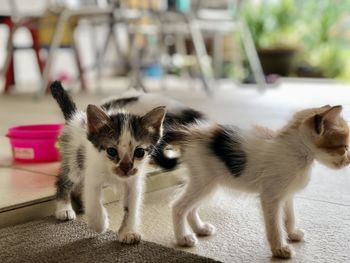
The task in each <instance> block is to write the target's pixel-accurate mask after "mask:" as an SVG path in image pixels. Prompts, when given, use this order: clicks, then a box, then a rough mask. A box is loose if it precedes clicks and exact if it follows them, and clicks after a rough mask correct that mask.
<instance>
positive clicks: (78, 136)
mask: <svg viewBox="0 0 350 263" xmlns="http://www.w3.org/2000/svg"><path fill="white" fill-rule="evenodd" d="M51 92H52V95H53V97H54V98H55V99H56V101H57V102H58V104H59V106H60V108H61V110H62V112H63V114H64V117H65V119H66V125H65V128H64V129H63V131H62V133H61V136H60V152H61V158H62V164H61V168H60V173H59V176H58V178H57V183H56V186H57V192H56V201H57V207H56V217H57V218H58V219H59V220H73V219H75V218H76V213H75V211H74V210H73V207H72V203H71V198H73V199H76V200H78V203H80V204H81V206H83V207H84V210H85V213H86V217H87V222H88V225H89V227H91V228H92V229H94V230H95V231H97V232H99V233H101V232H104V231H105V230H106V229H107V228H108V226H109V220H108V215H107V211H106V209H105V207H104V205H103V199H102V191H103V187H104V186H106V185H113V184H119V185H122V186H123V188H124V219H123V222H122V224H121V226H120V229H119V231H118V239H119V240H120V241H121V242H124V243H128V244H132V243H137V242H139V241H140V239H141V235H140V234H139V231H138V220H139V214H140V210H141V201H142V200H141V199H142V193H143V178H144V176H145V173H146V169H145V165H147V163H148V162H149V159H150V156H151V153H152V151H153V148H154V147H155V146H156V145H157V144H158V142H159V140H160V138H161V136H162V123H163V120H164V116H165V107H156V108H154V109H152V110H150V111H147V112H144V113H142V114H138V115H137V114H131V113H128V112H126V111H124V110H123V109H122V108H120V107H111V108H108V109H107V108H105V107H103V105H102V107H97V106H94V105H89V106H88V107H87V111H86V113H85V112H83V111H79V110H78V109H77V108H76V106H75V104H74V102H73V101H72V100H71V98H70V97H69V96H68V94H67V93H66V92H65V90H64V89H63V87H62V86H61V83H59V82H54V83H52V85H51ZM81 196H83V201H84V202H82V201H81Z"/></svg>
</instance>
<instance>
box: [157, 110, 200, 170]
mask: <svg viewBox="0 0 350 263" xmlns="http://www.w3.org/2000/svg"><path fill="white" fill-rule="evenodd" d="M205 119H206V117H205V115H204V114H203V113H201V112H199V111H196V110H193V109H189V108H188V109H184V110H182V111H179V112H177V113H168V112H167V113H166V115H165V118H164V123H163V137H162V139H161V141H160V142H159V143H158V144H157V146H156V147H155V149H154V150H153V151H152V159H153V161H154V162H155V163H156V164H157V165H159V166H160V167H161V168H162V169H164V170H173V169H175V168H176V167H177V166H178V165H179V163H180V162H179V160H178V158H168V157H166V156H165V154H164V149H165V147H166V146H167V145H168V144H171V142H176V141H180V140H181V139H182V138H180V137H181V136H178V134H177V133H176V132H174V131H173V130H174V128H176V127H178V126H181V125H185V126H186V125H190V124H194V123H196V122H197V121H200V120H205Z"/></svg>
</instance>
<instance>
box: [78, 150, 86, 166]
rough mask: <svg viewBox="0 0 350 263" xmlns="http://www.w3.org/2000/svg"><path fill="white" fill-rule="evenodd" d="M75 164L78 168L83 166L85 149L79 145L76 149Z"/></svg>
mask: <svg viewBox="0 0 350 263" xmlns="http://www.w3.org/2000/svg"><path fill="white" fill-rule="evenodd" d="M77 165H78V168H79V169H80V170H83V169H84V166H85V149H84V147H83V146H80V147H79V148H78V150H77Z"/></svg>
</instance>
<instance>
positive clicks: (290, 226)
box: [284, 198, 304, 242]
mask: <svg viewBox="0 0 350 263" xmlns="http://www.w3.org/2000/svg"><path fill="white" fill-rule="evenodd" d="M284 213H285V219H284V220H285V221H284V224H285V227H286V231H287V234H288V238H289V240H291V241H294V242H299V241H302V240H303V239H304V231H303V230H301V229H298V228H296V227H295V215H294V204H293V198H290V199H288V200H287V201H286V203H285V205H284Z"/></svg>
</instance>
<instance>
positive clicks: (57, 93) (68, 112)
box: [50, 80, 77, 121]
mask: <svg viewBox="0 0 350 263" xmlns="http://www.w3.org/2000/svg"><path fill="white" fill-rule="evenodd" d="M50 90H51V94H52V97H54V99H55V100H56V101H57V103H58V105H59V106H60V108H61V111H62V113H63V116H64V119H65V120H66V121H68V120H70V119H71V118H72V116H73V115H74V113H75V112H76V111H77V106H76V105H75V103H74V101H73V100H72V98H71V97H70V96H69V94H68V93H67V92H66V91H65V90H64V88H63V87H62V84H61V82H60V81H57V80H56V81H54V82H52V83H51V85H50Z"/></svg>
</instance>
